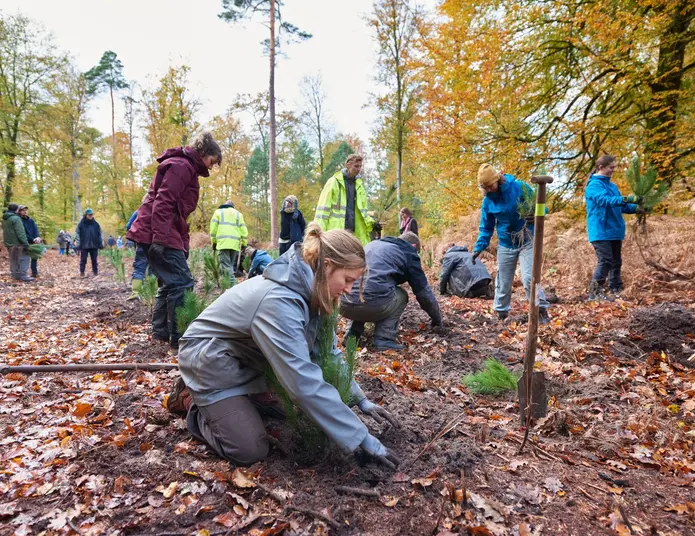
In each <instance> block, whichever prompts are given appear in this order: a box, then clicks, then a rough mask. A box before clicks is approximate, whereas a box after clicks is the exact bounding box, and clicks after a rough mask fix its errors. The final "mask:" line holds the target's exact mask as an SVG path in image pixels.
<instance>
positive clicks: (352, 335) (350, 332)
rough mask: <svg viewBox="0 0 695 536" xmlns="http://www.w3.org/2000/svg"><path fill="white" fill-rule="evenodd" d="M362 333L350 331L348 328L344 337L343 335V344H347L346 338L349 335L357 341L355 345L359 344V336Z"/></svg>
mask: <svg viewBox="0 0 695 536" xmlns="http://www.w3.org/2000/svg"><path fill="white" fill-rule="evenodd" d="M361 336H362V335H361V334H360V333H357V332H355V331H352V330H351V329H349V330H348V332H347V333H346V334H345V337H343V346H346V345H347V340H348V339H349V338H350V337H355V342H356V343H357V346H359V345H360V337H361Z"/></svg>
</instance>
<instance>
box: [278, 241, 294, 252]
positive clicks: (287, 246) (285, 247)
mask: <svg viewBox="0 0 695 536" xmlns="http://www.w3.org/2000/svg"><path fill="white" fill-rule="evenodd" d="M291 245H292V244H291V243H290V242H281V243H280V244H278V254H280V255H282V254H283V253H285V252H286V251H287V250H288V249H290V246H291Z"/></svg>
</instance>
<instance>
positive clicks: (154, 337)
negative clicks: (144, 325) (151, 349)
mask: <svg viewBox="0 0 695 536" xmlns="http://www.w3.org/2000/svg"><path fill="white" fill-rule="evenodd" d="M152 340H153V341H160V342H169V335H166V336H165V335H157V334H156V333H153V334H152Z"/></svg>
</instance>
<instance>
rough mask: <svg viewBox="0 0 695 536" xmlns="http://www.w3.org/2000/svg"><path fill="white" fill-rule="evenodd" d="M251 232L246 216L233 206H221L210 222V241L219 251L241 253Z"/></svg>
mask: <svg viewBox="0 0 695 536" xmlns="http://www.w3.org/2000/svg"><path fill="white" fill-rule="evenodd" d="M248 235H249V232H248V229H247V228H246V223H245V222H244V216H243V215H242V214H241V212H239V211H238V210H237V209H235V208H234V207H232V205H220V207H219V208H218V209H217V210H216V211H215V213H214V214H213V215H212V219H211V220H210V239H211V240H212V243H213V244H217V249H218V250H219V249H233V250H234V251H240V250H241V247H243V246H246V238H247V237H248Z"/></svg>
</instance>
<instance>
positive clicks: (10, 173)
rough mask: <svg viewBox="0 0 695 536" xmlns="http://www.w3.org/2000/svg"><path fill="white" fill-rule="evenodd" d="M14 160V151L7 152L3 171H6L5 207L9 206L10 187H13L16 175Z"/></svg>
mask: <svg viewBox="0 0 695 536" xmlns="http://www.w3.org/2000/svg"><path fill="white" fill-rule="evenodd" d="M16 158H17V155H16V154H14V151H8V152H7V164H5V170H6V171H7V175H6V178H5V206H7V205H9V204H10V202H11V201H12V194H13V190H12V187H13V186H14V178H15V176H16V174H17V166H16V163H15V159H16Z"/></svg>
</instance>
